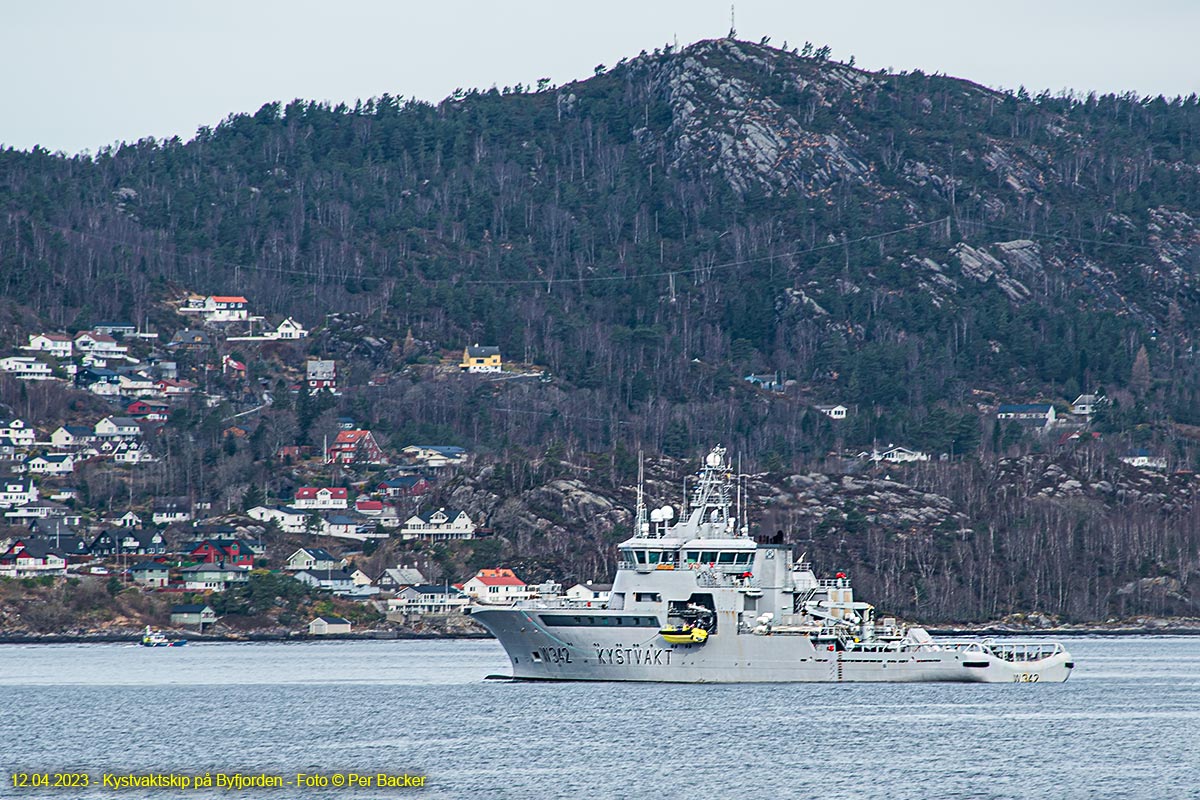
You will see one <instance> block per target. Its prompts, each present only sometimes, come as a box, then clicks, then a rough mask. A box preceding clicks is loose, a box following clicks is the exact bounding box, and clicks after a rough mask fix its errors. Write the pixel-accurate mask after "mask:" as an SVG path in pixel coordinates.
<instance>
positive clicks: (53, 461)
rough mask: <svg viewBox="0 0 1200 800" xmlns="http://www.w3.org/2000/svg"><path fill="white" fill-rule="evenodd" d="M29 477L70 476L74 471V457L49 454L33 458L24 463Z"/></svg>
mask: <svg viewBox="0 0 1200 800" xmlns="http://www.w3.org/2000/svg"><path fill="white" fill-rule="evenodd" d="M25 468H26V469H28V470H29V472H30V474H31V475H70V474H71V473H72V472H74V471H75V456H73V455H71V454H70V453H50V454H48V455H44V456H34V457H33V458H31V459H29V460H28V461H26V462H25Z"/></svg>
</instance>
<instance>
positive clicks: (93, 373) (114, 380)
mask: <svg viewBox="0 0 1200 800" xmlns="http://www.w3.org/2000/svg"><path fill="white" fill-rule="evenodd" d="M75 385H76V386H78V387H79V388H80V389H86V390H87V391H89V392H91V393H92V394H94V395H99V396H100V397H116V396H118V395H120V394H121V376H120V375H118V374H117V373H116V372H114V371H113V370H111V369H105V368H103V367H83V368H82V369H80V370H78V371H77V372H76V373H75Z"/></svg>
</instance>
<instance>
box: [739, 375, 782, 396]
mask: <svg viewBox="0 0 1200 800" xmlns="http://www.w3.org/2000/svg"><path fill="white" fill-rule="evenodd" d="M742 380H744V381H745V382H746V383H748V384H750V385H751V386H755V387H757V388H759V389H763V390H765V391H768V392H782V391H783V383H782V382H781V381H780V380H779V373H778V372H776V373H774V374H772V375H747V376H746V377H745V378H743V379H742Z"/></svg>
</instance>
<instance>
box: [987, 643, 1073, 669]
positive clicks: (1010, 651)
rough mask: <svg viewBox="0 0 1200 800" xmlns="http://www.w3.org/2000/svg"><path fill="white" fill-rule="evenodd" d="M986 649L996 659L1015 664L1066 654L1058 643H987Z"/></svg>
mask: <svg viewBox="0 0 1200 800" xmlns="http://www.w3.org/2000/svg"><path fill="white" fill-rule="evenodd" d="M986 647H987V649H988V650H990V651H991V653H992V655H994V656H995V657H996V658H1000V659H1003V660H1005V661H1011V662H1013V663H1015V664H1020V663H1024V662H1027V661H1041V660H1042V659H1043V658H1050V657H1051V656H1056V655H1058V654H1059V653H1065V652H1066V649H1065V648H1064V647H1063V646H1062V645H1061V644H1059V643H1058V642H988V643H986Z"/></svg>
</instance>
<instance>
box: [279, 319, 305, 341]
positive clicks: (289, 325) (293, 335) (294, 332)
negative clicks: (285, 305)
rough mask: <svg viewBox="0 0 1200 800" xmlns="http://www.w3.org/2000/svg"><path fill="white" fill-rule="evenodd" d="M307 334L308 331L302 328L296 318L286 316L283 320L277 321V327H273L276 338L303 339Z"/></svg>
mask: <svg viewBox="0 0 1200 800" xmlns="http://www.w3.org/2000/svg"><path fill="white" fill-rule="evenodd" d="M307 336H308V331H307V330H305V329H304V326H303V325H301V324H300V323H299V322H296V320H294V319H292V318H291V317H288V318H287V319H285V320H284V321H283V322H281V323H279V327H277V328H276V329H275V337H274V338H276V339H303V338H305V337H307Z"/></svg>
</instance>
